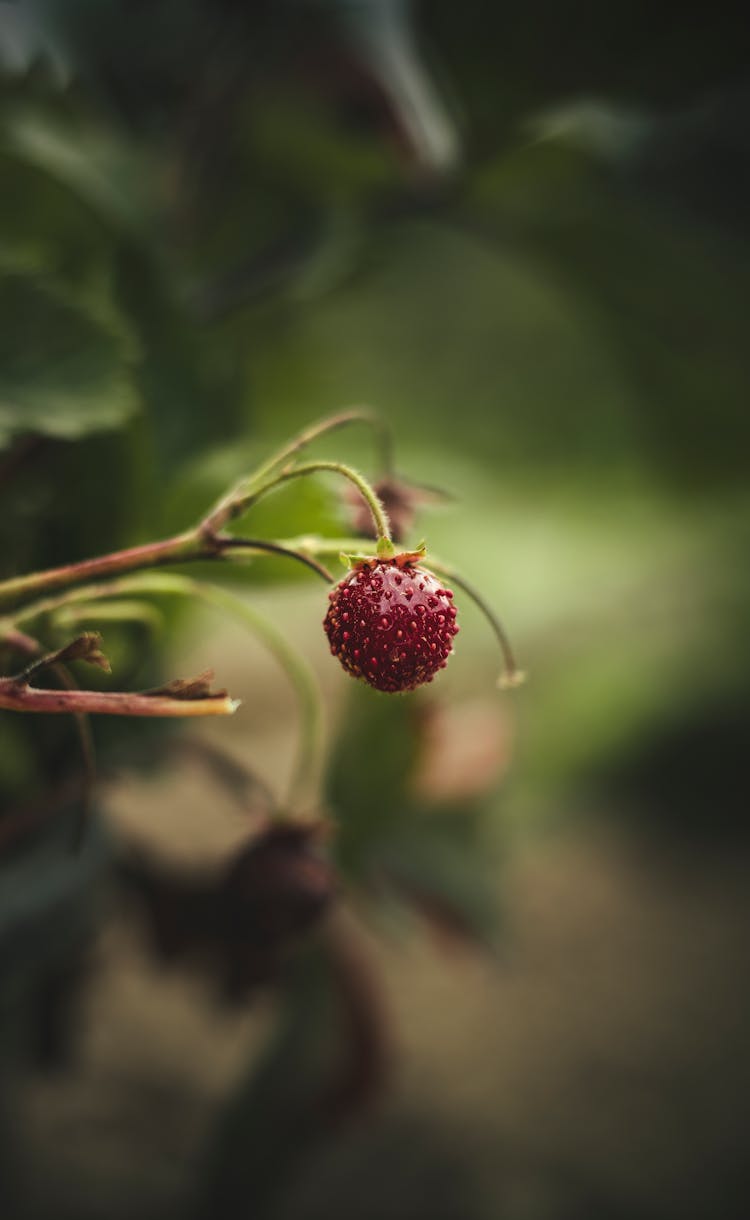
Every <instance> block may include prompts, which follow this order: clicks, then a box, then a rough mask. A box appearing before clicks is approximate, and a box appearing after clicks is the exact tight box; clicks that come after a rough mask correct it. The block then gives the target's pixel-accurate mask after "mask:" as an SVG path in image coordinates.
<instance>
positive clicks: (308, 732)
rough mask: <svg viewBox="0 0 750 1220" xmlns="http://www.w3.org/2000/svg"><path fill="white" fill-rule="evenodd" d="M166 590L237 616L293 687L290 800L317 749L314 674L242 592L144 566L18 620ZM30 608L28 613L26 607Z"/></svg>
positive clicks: (318, 727) (303, 786)
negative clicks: (76, 604)
mask: <svg viewBox="0 0 750 1220" xmlns="http://www.w3.org/2000/svg"><path fill="white" fill-rule="evenodd" d="M149 593H150V594H167V595H178V596H182V597H197V598H200V599H201V600H202V601H205V602H207V603H209V604H212V605H214V606H217V607H218V608H220V609H222V610H225V611H228V612H229V613H230V614H233V615H234V616H235V617H237V618H239V619H241V620H242V621H243V622H244V623H245V625H246V626H248V627H250V629H251V630H252V631H254V632H255V634H256V635H257V636H259V637H260V638H261V639H262V640H263V642H264V643H265V644H266V646H267V647H268V649H269V650H270V651H271V652H272V653H273V655H274V656H275V657H276V659H277V661H278V662H279V664H280V665H281V667H282V668H283V669H284V670H285V672H286V674H287V676H288V678H289V681H290V682H291V684H292V686H293V688H294V689H295V691H296V693H297V696H298V699H299V705H300V719H301V725H300V742H299V747H298V754H297V761H296V763H295V767H294V774H293V777H292V781H291V784H290V800H292V799H296V798H297V797H298V796H299V795H301V794H303V793H304V791H305V789H306V788H307V787H308V785H309V780H310V776H311V774H312V772H313V770H314V768H315V765H316V762H317V759H318V756H319V754H320V749H321V742H322V721H323V717H322V710H321V704H320V695H319V692H318V687H317V684H316V682H315V679H314V677H313V675H312V673H311V671H310V669H309V668H308V666H307V664H306V663H305V661H304V660H303V659H302V657H300V656H299V654H298V653H297V652H295V651H294V649H292V648H290V647H289V645H288V644H287V642H286V639H285V638H284V636H283V635H282V634H281V632H280V631H277V629H276V628H275V627H274V626H273V624H272V623H270V622H269V621H268V620H267V619H266V618H264V617H263V616H262V615H260V614H258V612H257V611H256V610H254V609H253V607H252V606H250V605H249V604H248V603H247V602H245V601H244V599H243V598H241V597H238V596H237V595H236V594H235V593H231V592H230V591H229V590H227V589H223V588H221V587H220V586H218V585H212V584H209V583H208V582H207V581H202V580H195V579H194V578H193V577H191V576H182V575H179V574H177V573H174V572H144V573H142V574H140V575H133V576H123V577H121V578H120V579H119V580H113V581H110V582H108V583H102V584H98V585H90V586H87V587H86V588H83V589H78V590H76V591H74V592H73V593H70V594H68V596H67V597H60V598H55V599H49V600H48V601H46V602H40V603H38V604H37V606H36V607H30V608H29V611H28V612H24V615H23V618H22V620H21V621H25V620H26V619H27V618H32V617H36V615H38V614H49V613H52V612H54V611H55V610H56V609H59V608H60V607H64V606H66V605H68V604H69V603H70V601H71V600H78V599H80V600H81V601H83V602H88V603H90V602H92V601H93V600H95V599H98V598H108V597H119V596H121V595H123V594H125V595H129V594H149ZM32 611H33V613H32Z"/></svg>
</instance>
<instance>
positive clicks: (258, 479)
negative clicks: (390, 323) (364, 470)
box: [200, 408, 393, 533]
mask: <svg viewBox="0 0 750 1220" xmlns="http://www.w3.org/2000/svg"><path fill="white" fill-rule="evenodd" d="M357 423H363V424H368V425H369V427H371V428H372V429H373V430H374V431H375V433H376V434H377V436H378V438H379V441H380V447H381V457H382V463H383V473H384V474H385V475H386V476H390V475H391V474H392V473H393V437H392V435H391V431H390V428H389V427H388V426H387V424H386V423H384V421H383V420H382V419H380V417H379V416H378V415H376V414H375V413H374V412H371V411H368V410H366V409H364V408H358V409H356V410H352V411H342V412H341V413H340V414H338V415H331V416H328V418H326V419H321V420H319V421H318V423H316V424H311V426H310V427H309V428H305V429H304V431H302V432H300V433H299V435H298V436H296V437H295V438H294V440H292V441H289V442H288V443H287V444H285V445H283V446H282V447H281V449H278V450H277V451H276V453H274V454H272V455H271V457H270V458H269V459H268V461H266V462H264V463H263V464H262V466H259V467H258V469H257V470H255V471H253V473H252V474H251V475H249V476H248V477H246V478H243V479H240V481H239V483H237V484H236V485H235V486H234V487H232V488H231V490H230V491H228V492H226V493H225V494H224V495H222V496H221V497H220V498H219V500H218V501H217V502H216V504H215V505H214V506H213V508H212V509H211V510H210V511H209V512H208V513H207V514H206V516H205V517H204V519H203V521H202V522H201V526H200V528H202V529H204V530H207V531H209V532H214V533H215V532H216V531H217V530H219V529H221V528H222V527H223V526H224V525H226V523H227V521H231V520H232V519H233V518H234V517H237V516H239V514H240V513H241V512H244V511H245V509H246V508H248V507H249V506H250V504H252V503H254V501H255V500H256V499H257V498H258V496H259V495H262V494H263V492H264V491H265V490H266V489H267V488H268V487H274V486H275V485H276V480H275V479H271V480H267V479H266V476H267V475H271V474H272V473H273V472H274V471H275V470H276V469H277V467H279V466H281V465H282V464H283V463H289V462H290V461H291V460H292V459H293V458H294V457H295V456H296V454H298V453H300V452H301V451H302V450H303V449H306V448H307V447H308V445H311V444H312V442H313V441H316V440H318V439H319V438H320V437H321V436H325V435H326V434H327V433H329V432H335V431H337V430H338V429H339V428H343V427H346V426H347V425H348V424H357ZM264 480H266V482H265V483H264ZM363 494H364V493H363ZM367 498H368V497H367V496H365V499H367ZM368 502H369V501H368Z"/></svg>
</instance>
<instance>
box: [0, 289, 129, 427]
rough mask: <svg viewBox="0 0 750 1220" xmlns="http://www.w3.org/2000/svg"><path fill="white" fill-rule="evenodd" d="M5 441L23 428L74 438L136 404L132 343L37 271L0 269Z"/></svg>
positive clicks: (113, 421) (110, 423) (121, 417)
mask: <svg viewBox="0 0 750 1220" xmlns="http://www.w3.org/2000/svg"><path fill="white" fill-rule="evenodd" d="M0 316H1V317H2V318H3V327H2V331H0V447H1V446H4V445H7V444H8V443H9V442H10V441H11V440H12V439H13V437H14V436H16V435H18V434H20V433H41V434H42V435H45V436H50V437H55V438H57V439H63V440H73V439H77V438H79V437H82V436H85V435H87V434H88V433H91V432H97V431H102V430H106V429H112V428H117V427H119V426H120V425H121V424H123V423H124V422H125V421H126V420H127V419H128V418H129V417H130V416H131V415H132V414H133V413H134V412H135V410H136V409H137V406H138V398H137V395H136V391H135V388H134V385H133V381H132V375H131V365H132V359H133V351H132V344H131V343H130V342H129V341H128V339H127V338H126V336H125V335H124V333H122V331H121V330H120V329H119V328H117V326H116V325H114V324H112V325H111V324H109V322H108V321H105V319H104V318H102V317H98V316H94V315H93V314H92V312H91V311H90V310H89V309H88V308H85V307H84V306H82V305H81V304H80V302H78V301H77V300H76V299H75V298H73V297H71V295H70V294H68V293H65V292H63V291H62V290H61V289H60V288H59V287H58V286H56V285H55V284H53V283H52V282H51V281H49V280H46V279H43V278H41V277H40V276H36V275H30V274H23V273H21V272H15V271H7V270H6V272H5V273H4V274H2V273H0Z"/></svg>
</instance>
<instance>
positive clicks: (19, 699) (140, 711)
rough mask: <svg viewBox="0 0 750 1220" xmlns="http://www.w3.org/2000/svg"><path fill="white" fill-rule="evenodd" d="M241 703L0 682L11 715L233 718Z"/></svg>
mask: <svg viewBox="0 0 750 1220" xmlns="http://www.w3.org/2000/svg"><path fill="white" fill-rule="evenodd" d="M238 706H239V703H238V701H237V700H235V699H230V698H229V696H228V695H227V694H226V692H224V691H219V692H217V693H215V694H211V693H210V692H207V693H205V694H192V695H189V696H187V697H186V696H185V695H184V694H179V693H178V692H177V690H176V688H175V687H174V686H172V687H164V688H162V689H161V690H158V691H138V692H127V691H92V690H62V691H60V690H44V689H41V688H38V687H34V686H29V685H28V684H27V683H26V682H23V681H19V679H18V678H0V708H4V709H5V710H7V711H11V712H44V713H51V714H58V713H59V714H64V715H70V714H71V713H74V714H80V713H85V714H95V715H98V716H159V717H162V716H169V717H171V716H177V717H183V716H231V715H232V714H233V712H235V711H236V710H237V707H238Z"/></svg>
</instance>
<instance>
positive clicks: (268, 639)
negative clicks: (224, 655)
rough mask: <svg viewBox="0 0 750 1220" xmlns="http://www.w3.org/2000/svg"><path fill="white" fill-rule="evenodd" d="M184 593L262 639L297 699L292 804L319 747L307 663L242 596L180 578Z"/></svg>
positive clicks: (314, 690)
mask: <svg viewBox="0 0 750 1220" xmlns="http://www.w3.org/2000/svg"><path fill="white" fill-rule="evenodd" d="M184 580H185V583H186V586H189V587H186V588H185V592H186V593H194V594H195V595H196V596H197V597H200V598H202V599H203V601H205V602H208V603H210V604H212V605H214V606H217V607H218V608H219V609H221V610H225V611H227V612H228V613H230V614H233V615H234V616H235V618H238V619H240V620H241V621H242V622H243V623H244V624H245V626H246V627H249V628H250V630H251V631H253V632H254V633H255V635H257V636H258V638H259V639H261V640H262V641H263V643H264V644H265V645H266V648H268V650H269V652H271V653H272V654H273V655H274V657H275V658H276V660H277V662H278V663H279V665H280V666H281V667H282V669H283V670H284V671H285V673H286V675H287V677H288V679H289V681H290V683H291V685H292V687H293V689H294V691H295V692H296V695H297V699H298V701H299V710H300V730H299V743H298V747H297V758H296V762H295V765H294V768H293V771H292V777H291V780H290V784H289V793H288V802H289V804H290V805H294V804H295V803H296V802H298V801H299V800H301V799H302V797H303V796H304V795H305V792H306V791H307V790H308V788H309V785H310V781H311V777H312V774H313V771H314V769H315V766H316V763H317V760H318V758H319V756H320V753H321V750H322V740H323V716H322V706H321V699H320V693H319V691H318V687H317V684H316V682H315V678H314V677H313V674H312V671H311V670H310V668H309V667H308V665H307V663H306V662H305V661H304V660H303V659H302V657H301V656H300V655H299V653H298V652H296V651H295V649H293V648H290V646H289V644H288V643H287V641H286V639H285V637H284V635H283V634H282V633H281V632H280V631H279V630H277V628H276V627H275V626H274V625H273V623H271V622H269V620H268V619H267V618H265V617H264V616H263V615H262V614H259V613H258V611H257V610H255V609H254V607H252V606H251V605H250V604H249V603H248V602H246V601H245V600H244V599H243V598H240V597H237V596H236V594H234V593H230V592H229V591H228V590H227V589H223V588H221V587H220V586H218V585H211V584H205V583H203V582H202V581H197V580H192V579H191V578H190V577H185V578H184Z"/></svg>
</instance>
